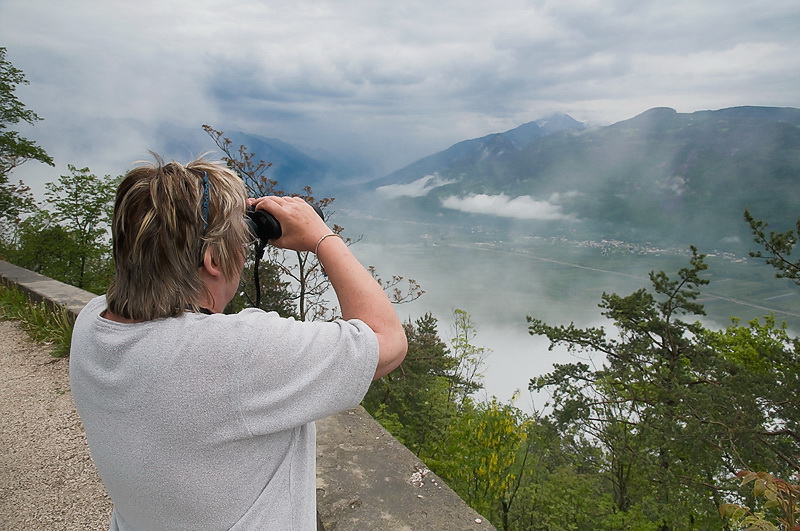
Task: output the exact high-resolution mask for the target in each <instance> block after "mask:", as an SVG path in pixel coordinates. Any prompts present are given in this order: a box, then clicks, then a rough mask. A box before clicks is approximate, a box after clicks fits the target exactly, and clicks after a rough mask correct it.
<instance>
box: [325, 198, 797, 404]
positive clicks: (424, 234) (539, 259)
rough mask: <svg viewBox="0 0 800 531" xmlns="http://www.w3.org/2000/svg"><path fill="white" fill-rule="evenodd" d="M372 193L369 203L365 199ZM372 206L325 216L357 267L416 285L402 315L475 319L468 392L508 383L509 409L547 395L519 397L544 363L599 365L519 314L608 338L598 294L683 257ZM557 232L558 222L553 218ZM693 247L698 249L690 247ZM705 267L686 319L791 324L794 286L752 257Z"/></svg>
mask: <svg viewBox="0 0 800 531" xmlns="http://www.w3.org/2000/svg"><path fill="white" fill-rule="evenodd" d="M373 201H378V199H375V198H373ZM372 206H373V207H374V208H373V209H372V210H373V212H376V211H377V212H380V211H382V212H385V213H386V216H384V217H381V216H378V215H365V214H364V213H363V212H356V211H350V210H341V211H339V212H337V213H335V214H334V217H335V219H334V220H333V221H334V222H336V223H339V224H341V225H342V226H344V227H345V230H346V233H347V234H349V235H350V236H351V237H355V238H356V239H359V241H358V242H357V243H356V244H354V245H352V246H351V249H352V251H353V252H354V254H355V255H356V257H357V258H358V259H359V260H360V261H361V262H362V263H363V264H364V265H372V266H375V267H376V269H377V272H378V274H379V275H380V276H381V277H383V278H388V277H391V276H392V275H401V276H403V277H405V278H412V279H414V280H415V281H417V282H418V283H419V284H420V286H421V287H422V289H424V290H425V294H424V295H423V296H422V297H420V298H419V299H417V300H415V301H413V302H409V303H405V304H399V305H396V310H397V312H398V315H399V316H400V318H401V319H402V320H403V321H413V320H415V319H417V318H418V317H421V316H423V315H424V314H425V313H428V312H430V313H431V314H432V315H433V316H434V317H436V318H437V320H438V322H439V334H440V337H442V339H444V340H445V341H449V339H450V338H451V337H452V335H453V332H452V330H451V327H452V323H453V318H452V315H453V311H454V310H455V309H459V310H463V311H465V312H467V313H468V314H469V315H470V316H471V318H472V320H473V321H474V323H475V325H476V331H477V335H476V337H475V338H474V340H473V344H474V345H475V346H478V347H484V348H486V349H488V350H489V351H490V352H489V354H488V356H487V357H486V359H485V365H484V367H483V370H482V371H481V372H482V374H483V375H484V380H483V383H484V389H483V390H482V391H481V392H479V393H478V396H477V397H478V398H490V397H492V396H495V397H497V398H498V399H499V400H501V401H508V400H510V399H511V398H512V396H513V395H514V393H515V391H520V392H521V393H520V398H519V399H518V401H517V402H516V405H517V406H518V407H520V408H522V409H523V410H524V411H527V412H533V411H542V410H544V409H545V402H546V400H547V396H544V395H542V394H539V395H535V396H534V395H531V394H530V393H529V392H528V390H527V388H528V383H529V381H530V379H531V378H534V377H536V376H540V375H543V374H546V373H548V372H550V371H552V370H553V364H554V363H569V362H574V361H576V356H580V357H581V360H582V361H586V362H587V363H590V364H592V363H594V364H595V365H597V366H600V365H602V363H603V362H604V359H603V358H602V357H601V356H600V355H599V354H594V355H590V354H589V353H587V354H584V355H580V354H575V353H568V352H567V351H566V349H565V348H555V349H553V350H550V349H549V346H550V345H549V341H548V340H547V339H546V338H544V337H535V336H531V335H529V334H528V325H527V320H526V317H527V316H531V317H534V318H537V319H541V320H543V321H544V322H546V323H548V324H550V325H553V326H556V325H568V324H570V323H574V324H575V326H577V327H580V328H586V327H599V326H603V327H604V328H605V329H606V331H607V332H608V334H609V335H611V336H613V335H614V334H615V332H616V329H615V327H614V326H613V323H611V322H610V321H608V320H607V319H606V318H605V317H603V316H602V315H601V309H600V308H599V307H598V305H599V304H600V302H601V297H602V295H603V293H617V294H619V295H622V296H626V295H629V294H631V293H632V292H634V291H636V290H638V289H640V288H650V287H651V283H650V280H649V273H650V272H651V271H662V270H663V271H665V272H666V273H667V274H668V275H670V277H672V278H675V277H676V276H677V271H678V270H679V269H680V268H683V267H687V266H688V265H689V255H690V251H689V249H688V245H687V246H686V248H684V249H680V248H676V249H669V250H665V249H648V248H644V247H637V246H632V245H628V244H624V243H623V242H600V241H596V242H592V241H587V240H578V239H576V240H570V239H569V238H567V237H563V236H561V237H556V236H549V235H547V234H549V233H550V232H552V230H553V223H552V222H549V223H548V222H536V221H532V220H527V221H526V220H509V223H508V224H506V225H504V226H503V227H502V229H495V230H486V229H482V228H481V227H482V225H481V222H482V221H485V218H486V217H487V216H477V215H476V216H474V217H473V218H471V219H472V220H473V221H474V225H472V226H470V225H469V224H461V225H457V224H455V225H448V224H445V223H443V224H440V225H437V224H434V223H425V222H421V221H420V222H414V221H413V219H414V215H413V212H407V213H406V214H408V216H407V219H410V220H412V221H405V220H400V219H394V218H393V217H392V215H391V208H390V205H389V204H380V205H378V204H377V203H375V204H373V205H372ZM560 223H561V225H562V229H564V232H565V233H568V232H569V227H570V225H571V222H570V221H566V220H562V221H561V222H560ZM701 252H703V250H702V249H701ZM706 261H707V263H708V264H709V270H708V271H707V272H706V273H705V275H706V277H707V278H709V280H710V281H711V283H710V284H709V285H708V286H707V287H705V288H703V289H702V290H701V291H702V295H701V299H700V302H702V303H703V304H704V305H705V308H706V311H707V313H708V315H706V316H686V317H685V318H684V320H688V321H696V320H698V321H700V322H701V323H703V325H704V326H706V327H708V328H710V329H720V328H723V327H725V326H727V325H729V324H730V318H731V317H738V318H740V319H742V322H746V321H747V320H750V319H754V318H761V317H763V316H764V315H767V314H769V313H774V314H775V315H776V317H777V319H778V322H780V321H782V320H783V321H786V322H787V323H788V325H789V327H790V329H794V330H798V329H800V314H799V313H798V312H797V311H796V307H797V297H798V293H797V289H796V287H793V286H792V285H791V283H789V282H788V281H785V279H784V280H783V281H781V280H778V279H775V278H774V271H773V270H772V268H770V267H769V266H767V265H765V264H764V263H763V262H760V261H757V260H754V259H746V258H745V257H742V256H733V255H729V254H728V255H725V256H721V255H720V256H718V255H714V254H713V253H712V254H710V255H709V256H708V257H707V258H706Z"/></svg>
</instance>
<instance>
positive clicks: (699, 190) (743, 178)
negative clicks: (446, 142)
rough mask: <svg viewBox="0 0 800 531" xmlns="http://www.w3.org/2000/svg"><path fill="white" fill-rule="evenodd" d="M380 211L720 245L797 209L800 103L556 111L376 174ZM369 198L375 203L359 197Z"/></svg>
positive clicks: (785, 220)
mask: <svg viewBox="0 0 800 531" xmlns="http://www.w3.org/2000/svg"><path fill="white" fill-rule="evenodd" d="M364 192H365V193H371V194H373V197H376V196H377V197H383V198H384V199H386V200H387V201H384V202H382V203H381V207H380V208H381V212H382V213H384V215H393V216H408V217H411V218H413V219H417V220H428V221H431V222H434V221H437V220H438V221H442V220H450V221H455V220H458V221H459V222H465V221H466V222H471V223H474V224H476V223H481V224H485V223H492V220H493V219H494V221H495V222H497V223H500V221H501V220H506V222H509V220H517V221H516V222H517V224H519V223H538V225H537V228H538V229H547V230H550V231H556V232H557V231H559V230H560V231H569V232H572V233H575V232H576V231H577V232H579V233H583V234H589V235H593V236H599V237H607V238H611V237H613V238H619V239H628V240H636V241H645V240H646V241H654V242H659V243H674V244H685V243H696V244H702V245H705V246H709V245H713V246H714V247H715V248H726V247H727V248H736V247H739V246H741V245H742V244H747V245H749V243H750V233H749V229H748V228H747V226H746V225H745V223H744V221H743V217H742V214H743V212H744V210H745V209H749V210H750V211H751V212H752V213H753V214H754V215H755V216H756V217H760V218H763V219H766V220H768V221H769V222H770V224H771V225H772V226H774V227H775V228H779V227H789V226H792V224H793V223H794V221H795V220H796V219H797V218H798V217H800V109H795V108H772V107H735V108H730V109H722V110H717V111H701V112H695V113H691V114H681V113H677V112H676V111H675V110H673V109H669V108H655V109H651V110H649V111H646V112H644V113H642V114H640V115H638V116H636V117H634V118H632V119H630V120H625V121H622V122H619V123H616V124H613V125H610V126H607V127H598V128H588V127H586V126H585V125H584V124H581V123H579V122H577V121H575V120H573V119H572V118H570V117H569V116H566V115H556V116H552V117H550V118H548V119H543V120H537V121H535V122H531V123H527V124H524V125H522V126H520V127H518V128H516V129H512V130H510V131H507V132H505V133H497V134H493V135H488V136H485V137H482V138H477V139H473V140H467V141H464V142H460V143H458V144H455V145H453V146H452V147H450V148H448V149H446V150H444V151H442V152H441V153H437V154H435V155H431V156H429V157H426V158H424V159H421V160H419V161H417V162H415V163H413V164H410V165H409V166H406V167H405V168H402V169H400V170H398V171H396V172H394V173H392V174H390V175H388V176H386V177H384V178H382V179H378V180H376V181H373V182H371V183H369V185H368V186H367V187H366V189H365V190H364ZM362 204H368V202H364V203H362Z"/></svg>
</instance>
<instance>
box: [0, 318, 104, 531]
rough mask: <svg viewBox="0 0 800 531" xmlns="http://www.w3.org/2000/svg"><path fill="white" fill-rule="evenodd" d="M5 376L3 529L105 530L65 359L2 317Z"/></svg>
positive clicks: (0, 461)
mask: <svg viewBox="0 0 800 531" xmlns="http://www.w3.org/2000/svg"><path fill="white" fill-rule="evenodd" d="M0 378H2V385H0V529H4V530H5V529H8V530H28V529H31V530H37V531H38V530H55V529H59V530H62V529H63V530H92V529H98V530H105V529H108V522H109V515H110V514H111V501H110V500H109V499H108V497H107V496H106V493H105V489H104V488H103V485H102V484H101V482H100V479H99V477H98V476H97V471H96V469H95V467H94V464H93V463H92V461H91V458H90V457H89V449H88V448H87V446H86V437H85V435H84V433H83V427H82V425H81V422H80V418H79V417H78V414H77V413H76V411H75V406H74V404H73V402H72V395H71V393H70V391H69V373H68V362H67V360H65V359H61V360H55V359H54V358H52V357H50V350H49V348H48V347H46V346H42V345H36V344H34V343H33V342H32V341H31V340H30V339H29V338H28V336H27V335H26V334H25V332H24V331H22V330H21V329H20V328H19V326H18V324H17V323H16V322H13V321H0Z"/></svg>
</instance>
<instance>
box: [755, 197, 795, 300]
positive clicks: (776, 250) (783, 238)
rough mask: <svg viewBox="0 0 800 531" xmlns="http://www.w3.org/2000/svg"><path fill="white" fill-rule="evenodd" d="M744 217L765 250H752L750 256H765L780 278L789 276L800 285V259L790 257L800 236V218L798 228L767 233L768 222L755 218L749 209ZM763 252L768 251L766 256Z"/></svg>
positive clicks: (756, 239) (756, 240) (757, 241)
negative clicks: (792, 259) (793, 259)
mask: <svg viewBox="0 0 800 531" xmlns="http://www.w3.org/2000/svg"><path fill="white" fill-rule="evenodd" d="M744 219H745V220H746V221H747V223H748V225H750V229H751V230H752V231H753V236H754V239H755V242H756V243H758V244H759V246H760V247H763V248H764V251H760V250H759V251H751V252H750V256H752V257H754V258H765V261H766V262H767V263H768V264H769V265H771V266H773V267H774V268H775V269H777V270H778V271H777V273H776V274H775V276H776V277H778V278H788V279H790V280H792V281H794V282H795V283H796V284H798V285H800V259H798V260H796V261H794V262H792V261H791V259H790V258H789V257H790V256H791V254H792V250H793V249H794V246H795V245H796V244H797V238H798V236H800V218H798V219H797V227H796V230H792V229H789V230H787V231H786V232H775V231H770V232H769V235H767V232H766V231H767V227H768V225H767V223H766V222H764V221H761V220H757V219H755V218H754V217H753V216H752V215H751V214H750V212H749V211H747V210H745V212H744ZM763 252H766V253H767V256H766V257H765V256H764V254H763Z"/></svg>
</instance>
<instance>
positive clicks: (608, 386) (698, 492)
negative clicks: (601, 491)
mask: <svg viewBox="0 0 800 531" xmlns="http://www.w3.org/2000/svg"><path fill="white" fill-rule="evenodd" d="M706 267H707V266H706V264H705V262H704V256H703V255H700V254H698V253H697V250H696V249H694V248H692V256H691V258H690V267H688V268H684V269H681V270H680V271H679V272H678V278H677V279H676V280H672V279H670V278H669V277H668V276H667V275H666V274H665V273H663V272H660V273H651V274H650V279H651V283H652V286H653V292H654V293H650V292H648V291H647V290H644V289H641V290H638V291H636V292H634V293H633V294H631V295H630V296H627V297H621V296H619V295H616V294H611V295H608V294H604V295H603V297H602V303H601V305H600V307H601V308H602V309H603V310H604V311H603V312H602V313H603V315H604V316H606V317H608V318H609V319H610V320H611V321H612V322H613V323H614V325H615V327H616V333H615V334H608V333H607V332H606V331H605V330H604V329H603V328H602V327H600V328H588V329H578V328H576V327H575V326H574V325H572V324H571V325H569V326H555V327H554V326H549V325H547V324H545V323H543V322H542V321H541V320H537V319H534V318H530V317H529V322H530V326H529V331H530V333H531V334H536V335H545V336H546V337H548V339H550V342H551V348H552V347H553V346H555V345H558V344H561V345H565V346H566V347H567V349H568V350H569V351H573V352H587V353H590V354H591V353H595V354H600V355H602V356H604V358H605V359H604V360H598V361H596V362H595V363H597V364H601V367H600V368H599V369H596V370H592V369H590V366H589V365H588V364H587V363H582V362H578V363H569V364H563V365H556V367H555V370H554V371H553V372H551V373H550V374H547V375H544V376H541V377H538V378H534V379H532V380H531V383H530V389H531V390H536V391H539V390H544V389H548V390H550V391H551V393H552V407H553V412H552V414H551V415H550V418H551V419H552V420H553V421H554V422H555V424H556V425H557V426H559V427H560V429H561V430H563V431H564V432H565V433H580V434H583V435H584V436H585V437H586V438H587V440H591V441H595V442H596V444H597V445H598V447H599V448H600V449H601V450H602V452H603V455H604V456H605V460H606V462H605V465H604V467H603V469H604V471H605V474H606V477H607V480H608V483H609V485H612V486H613V490H612V492H613V494H614V503H615V506H616V510H617V511H619V512H621V513H630V512H631V511H637V512H641V514H643V515H644V516H645V517H646V518H647V519H648V520H649V521H650V522H651V523H652V524H653V525H655V526H657V528H658V529H663V530H666V529H683V528H695V527H698V526H699V527H704V526H710V527H715V526H717V527H718V526H720V520H719V515H718V514H717V511H716V508H717V507H718V506H719V505H720V504H721V503H722V501H723V500H724V499H725V497H726V496H729V495H731V493H732V492H733V491H734V490H735V486H734V485H733V484H732V483H731V482H730V481H729V480H728V479H727V478H729V477H730V476H731V475H732V474H733V473H735V472H736V471H737V470H739V469H741V467H748V468H749V467H759V469H767V470H773V471H778V472H781V473H783V472H786V471H788V470H792V469H794V467H795V466H796V463H795V462H794V459H795V458H794V456H796V455H797V453H798V445H797V441H795V440H793V436H792V434H791V433H789V432H787V431H786V428H790V429H792V430H793V429H794V428H791V426H795V425H796V422H797V415H798V412H797V411H796V407H792V404H793V403H794V404H796V402H794V401H793V400H792V399H791V397H790V396H789V395H791V393H795V396H796V390H797V389H798V380H797V377H798V374H799V373H800V372H799V371H798V369H800V367H798V364H797V357H796V354H794V353H793V352H792V350H793V349H791V348H789V345H788V344H787V343H786V342H785V341H783V336H782V335H781V334H780V332H779V331H775V330H774V329H773V328H770V327H767V329H764V330H754V332H756V333H755V335H752V334H751V335H750V336H748V337H749V339H748V341H747V342H742V343H745V344H747V345H750V346H753V345H761V346H765V347H767V348H766V350H769V351H770V352H765V351H762V354H761V355H763V356H769V357H768V359H769V360H772V361H769V362H764V363H762V364H761V365H759V367H760V369H759V370H754V366H753V365H752V364H748V363H745V362H743V360H744V359H746V356H744V355H743V354H734V352H739V353H741V352H744V350H746V349H744V350H743V347H742V348H739V347H736V341H735V339H736V338H738V336H735V335H734V336H730V335H725V334H723V335H715V334H712V333H711V332H709V331H708V330H706V329H705V328H704V327H702V326H701V325H700V324H699V323H698V322H685V321H683V318H684V317H683V316H687V315H689V316H691V315H702V314H703V308H702V306H701V305H700V304H698V303H697V302H696V300H697V298H698V295H699V293H700V291H699V288H700V287H701V286H703V285H705V284H707V283H708V281H707V280H705V279H704V278H702V277H701V274H702V272H703V271H704V270H705V269H706ZM723 344H726V345H728V346H732V347H736V348H734V349H733V350H731V349H728V350H726V349H725V348H722V345H723ZM740 347H741V345H740ZM787 356H788V357H787ZM780 359H786V360H787V361H786V363H779V362H778V361H777V360H780ZM776 381H778V382H781V385H783V384H784V383H785V385H787V388H788V389H789V391H788V395H787V391H785V390H779V389H775V387H776V386H775V382H776ZM709 502H711V503H709Z"/></svg>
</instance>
